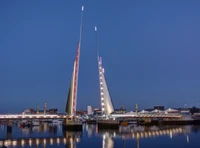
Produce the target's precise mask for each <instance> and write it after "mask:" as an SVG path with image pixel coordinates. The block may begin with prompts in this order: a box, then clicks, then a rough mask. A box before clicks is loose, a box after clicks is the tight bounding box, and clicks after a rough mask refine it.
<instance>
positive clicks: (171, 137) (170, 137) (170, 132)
mask: <svg viewBox="0 0 200 148" xmlns="http://www.w3.org/2000/svg"><path fill="white" fill-rule="evenodd" d="M169 135H170V138H171V139H172V131H170V133H169Z"/></svg>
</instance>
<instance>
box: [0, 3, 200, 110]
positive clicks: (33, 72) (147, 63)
mask: <svg viewBox="0 0 200 148" xmlns="http://www.w3.org/2000/svg"><path fill="white" fill-rule="evenodd" d="M82 5H84V6H85V10H84V14H83V32H82V46H81V55H80V67H79V84H78V96H77V110H82V109H83V110H86V109H87V106H88V105H91V106H93V107H100V94H99V77H98V68H97V56H96V49H95V46H96V42H95V41H96V39H95V32H94V26H97V27H98V38H99V52H100V55H101V56H102V58H103V66H104V68H105V76H106V79H107V83H108V86H109V89H110V94H111V96H112V101H113V103H114V107H115V108H120V107H121V106H122V105H124V106H125V108H126V109H127V110H134V109H135V104H138V106H139V109H144V108H152V106H154V105H164V106H165V107H166V108H167V107H184V105H185V104H186V105H187V106H188V107H192V106H197V105H198V103H200V91H199V90H200V69H199V64H200V50H199V49H200V42H199V35H200V27H199V26H200V19H199V16H200V9H199V7H200V1H199V0H190V1H188V0H176V1H174V0H167V1H161V0H152V1H150V0H126V1H122V0H109V1H107V0H101V1H97V0H96V1H95V0H87V1H86V0H74V1H68V0H42V1H41V0H32V1H27V0H17V1H16V0H10V1H7V0H0V104H1V107H0V113H11V112H21V111H22V110H24V109H26V108H35V107H36V104H39V108H40V109H43V104H44V102H45V101H47V108H58V110H59V112H64V109H65V104H66V101H67V95H68V90H69V86H70V81H71V77H72V70H73V62H74V58H75V52H76V49H77V42H78V40H79V25H80V14H81V6H82Z"/></svg>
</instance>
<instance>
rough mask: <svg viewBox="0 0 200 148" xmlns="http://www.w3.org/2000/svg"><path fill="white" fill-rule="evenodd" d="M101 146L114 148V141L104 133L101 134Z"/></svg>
mask: <svg viewBox="0 0 200 148" xmlns="http://www.w3.org/2000/svg"><path fill="white" fill-rule="evenodd" d="M102 148H114V141H113V139H112V138H111V137H109V135H107V134H106V133H105V134H103V139H102Z"/></svg>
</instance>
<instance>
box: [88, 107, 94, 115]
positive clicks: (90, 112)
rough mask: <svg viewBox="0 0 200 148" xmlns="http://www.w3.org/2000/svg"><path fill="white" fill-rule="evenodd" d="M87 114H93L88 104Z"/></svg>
mask: <svg viewBox="0 0 200 148" xmlns="http://www.w3.org/2000/svg"><path fill="white" fill-rule="evenodd" d="M87 114H88V115H92V114H93V112H92V106H88V107H87Z"/></svg>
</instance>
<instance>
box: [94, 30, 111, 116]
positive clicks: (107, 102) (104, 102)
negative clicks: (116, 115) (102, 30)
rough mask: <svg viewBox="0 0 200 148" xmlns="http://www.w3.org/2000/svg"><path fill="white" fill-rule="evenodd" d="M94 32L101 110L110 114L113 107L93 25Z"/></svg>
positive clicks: (104, 113)
mask: <svg viewBox="0 0 200 148" xmlns="http://www.w3.org/2000/svg"><path fill="white" fill-rule="evenodd" d="M95 32H96V50H97V59H98V69H99V70H98V71H99V83H100V98H101V110H102V114H103V115H110V114H111V113H112V112H113V111H114V107H113V103H112V99H111V96H110V92H109V89H108V85H107V82H106V78H105V74H104V73H105V71H104V68H103V65H102V58H101V57H100V56H99V53H98V38H97V37H98V36H97V27H95Z"/></svg>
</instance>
